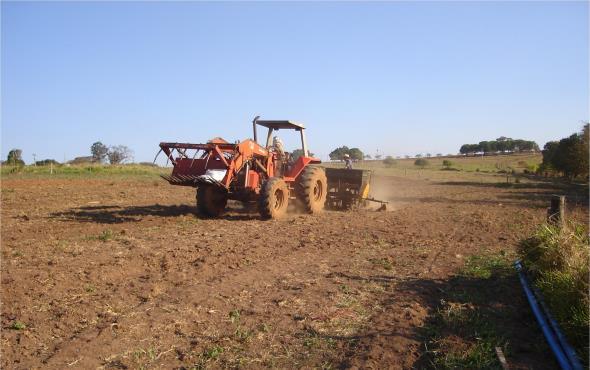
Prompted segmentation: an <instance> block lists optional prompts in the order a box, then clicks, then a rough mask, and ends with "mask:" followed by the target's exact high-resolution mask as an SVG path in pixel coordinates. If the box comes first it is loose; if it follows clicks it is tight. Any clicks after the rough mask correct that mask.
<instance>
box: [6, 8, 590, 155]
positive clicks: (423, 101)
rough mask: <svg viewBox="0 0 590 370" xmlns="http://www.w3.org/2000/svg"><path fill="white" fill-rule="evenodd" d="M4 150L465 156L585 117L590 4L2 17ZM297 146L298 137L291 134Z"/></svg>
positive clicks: (40, 11)
mask: <svg viewBox="0 0 590 370" xmlns="http://www.w3.org/2000/svg"><path fill="white" fill-rule="evenodd" d="M1 7H2V9H1V10H2V49H1V51H2V56H1V63H2V66H1V72H2V76H1V77H2V81H1V88H2V91H1V93H2V101H1V103H2V111H1V119H2V133H1V134H2V140H1V143H2V152H1V155H2V157H3V158H5V157H6V154H7V153H8V151H9V150H10V149H12V148H20V149H22V150H23V155H24V159H25V161H27V162H31V161H32V153H36V154H37V159H42V158H54V159H56V160H58V161H62V160H63V159H64V157H65V158H66V159H71V158H73V157H75V156H81V155H88V154H89V148H90V145H91V144H92V143H93V142H95V141H97V140H100V141H102V142H103V143H105V144H109V145H117V144H123V145H127V146H129V147H130V148H131V149H133V150H134V152H135V160H136V161H151V160H152V159H153V156H154V155H155V153H156V151H157V149H158V143H159V142H160V141H187V142H204V141H206V140H207V139H209V138H211V137H214V136H222V137H224V138H226V139H227V140H230V141H234V140H237V139H245V138H248V137H251V136H252V135H251V124H250V121H251V120H252V118H253V117H254V116H255V115H258V114H259V115H261V116H262V117H263V118H272V119H291V120H295V121H299V122H302V123H304V124H305V125H306V127H307V128H308V130H307V136H308V141H309V145H310V148H311V149H312V151H314V152H315V153H316V154H318V155H320V156H321V157H322V158H325V157H326V156H327V154H328V153H329V152H330V150H331V149H333V148H335V147H337V146H341V145H348V146H357V147H359V148H361V149H362V150H363V151H365V152H367V153H369V154H375V152H376V151H377V150H379V152H380V153H382V154H390V155H394V156H395V155H405V154H409V155H413V154H416V153H427V152H430V153H432V154H435V153H445V154H446V153H456V152H457V151H458V149H459V146H460V145H461V144H463V143H473V142H479V141H481V140H489V139H494V138H497V137H499V136H509V137H513V138H523V139H530V140H535V141H537V142H538V143H539V145H541V146H542V145H543V144H544V143H545V142H546V141H548V140H554V139H559V138H562V137H564V136H568V135H569V134H571V133H573V132H575V131H577V130H579V129H580V127H581V125H582V123H581V122H582V121H586V120H588V119H589V103H588V101H589V86H588V85H589V75H588V63H589V58H588V55H589V49H588V41H589V40H588V14H589V9H588V3H587V2H567V3H564V2H518V3H509V2H419V3H408V2H373V3H360V2H324V3H309V2H290V3H278V2H275V3H273V2H235V3H234V2H223V3H210V2H173V3H164V2H156V3H153V2H104V3H94V2H56V3H51V2H42V3H35V2H26V3H16V2H14V3H13V2H6V1H3V2H2V5H1ZM282 137H283V138H284V140H285V142H286V144H287V146H288V147H292V146H295V145H296V144H297V140H295V139H296V137H295V136H294V134H290V133H285V134H282Z"/></svg>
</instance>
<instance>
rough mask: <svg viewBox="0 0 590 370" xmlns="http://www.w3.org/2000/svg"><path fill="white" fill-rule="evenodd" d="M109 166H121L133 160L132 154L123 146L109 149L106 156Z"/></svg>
mask: <svg viewBox="0 0 590 370" xmlns="http://www.w3.org/2000/svg"><path fill="white" fill-rule="evenodd" d="M107 157H108V158H109V163H110V164H121V163H125V162H126V161H130V160H131V159H132V158H133V152H132V151H131V149H129V148H128V147H126V146H125V145H116V146H112V147H110V148H109V152H108V154H107Z"/></svg>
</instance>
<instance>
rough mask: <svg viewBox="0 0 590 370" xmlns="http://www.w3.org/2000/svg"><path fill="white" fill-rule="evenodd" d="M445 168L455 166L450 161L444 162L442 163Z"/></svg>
mask: <svg viewBox="0 0 590 370" xmlns="http://www.w3.org/2000/svg"><path fill="white" fill-rule="evenodd" d="M442 165H443V167H447V168H449V167H452V166H453V162H451V161H449V160H448V159H445V160H443V162H442Z"/></svg>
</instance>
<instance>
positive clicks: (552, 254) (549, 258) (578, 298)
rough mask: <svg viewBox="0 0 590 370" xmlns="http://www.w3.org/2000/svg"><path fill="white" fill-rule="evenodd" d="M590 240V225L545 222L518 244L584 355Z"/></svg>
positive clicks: (589, 321) (588, 318) (536, 280)
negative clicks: (557, 225) (545, 223)
mask: <svg viewBox="0 0 590 370" xmlns="http://www.w3.org/2000/svg"><path fill="white" fill-rule="evenodd" d="M588 244H589V239H588V230H587V227H586V226H585V225H582V224H579V223H574V222H572V223H569V224H567V225H565V226H564V227H563V228H559V227H556V226H552V225H543V226H541V227H540V228H539V229H538V230H537V232H536V233H535V235H533V236H532V237H531V238H528V239H525V240H523V241H522V242H521V243H520V245H519V254H520V255H521V258H522V260H523V262H524V265H525V266H526V267H527V268H528V270H529V272H530V273H531V276H532V278H533V282H534V284H535V286H536V287H537V288H539V290H540V291H541V293H542V294H543V296H544V298H545V301H546V303H547V305H548V306H549V310H550V311H551V314H552V315H553V316H554V317H555V319H556V320H557V321H558V322H559V324H560V326H561V327H562V329H563V331H564V333H565V334H566V336H567V337H568V339H569V341H570V342H571V343H572V345H574V346H575V347H576V349H577V350H578V353H579V354H580V357H581V358H582V359H587V358H588V340H589V335H588V331H589V328H590V313H589V304H590V300H589V297H588V288H589V284H588V280H589V279H588V273H589V269H588V265H589V262H588V261H589V258H590V247H589V245H588Z"/></svg>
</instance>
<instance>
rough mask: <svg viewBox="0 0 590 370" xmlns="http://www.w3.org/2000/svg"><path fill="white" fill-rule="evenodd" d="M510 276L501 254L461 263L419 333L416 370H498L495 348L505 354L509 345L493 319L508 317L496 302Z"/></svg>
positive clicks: (505, 336) (507, 264)
mask: <svg viewBox="0 0 590 370" xmlns="http://www.w3.org/2000/svg"><path fill="white" fill-rule="evenodd" d="M514 274H515V273H514V270H513V269H512V268H511V260H510V258H509V257H508V256H507V255H506V253H500V254H493V255H478V256H472V257H470V258H469V259H467V261H466V263H465V266H464V267H463V268H462V269H461V271H459V273H458V274H457V275H456V276H455V277H454V278H452V279H451V280H450V281H449V288H447V289H444V298H443V299H441V300H440V304H439V305H438V307H437V308H436V310H435V312H434V314H433V315H432V317H431V318H430V320H429V321H428V322H427V323H426V324H425V326H424V327H423V328H422V334H423V337H424V342H425V349H426V351H425V353H424V355H423V357H422V358H421V361H422V366H419V367H427V368H435V369H501V368H502V367H501V365H500V363H499V361H498V359H497V355H496V352H495V348H496V347H500V348H502V350H503V351H504V352H507V351H508V350H509V348H508V343H509V340H508V339H507V337H508V334H507V332H506V329H505V328H503V327H502V324H501V323H499V322H498V317H500V318H503V319H505V318H507V317H509V313H508V312H505V309H504V308H502V307H503V306H504V305H503V304H499V302H497V301H496V298H497V297H499V296H500V295H499V292H502V291H504V289H505V286H503V285H505V284H504V283H503V282H504V281H505V279H509V278H511V277H512V278H514Z"/></svg>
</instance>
